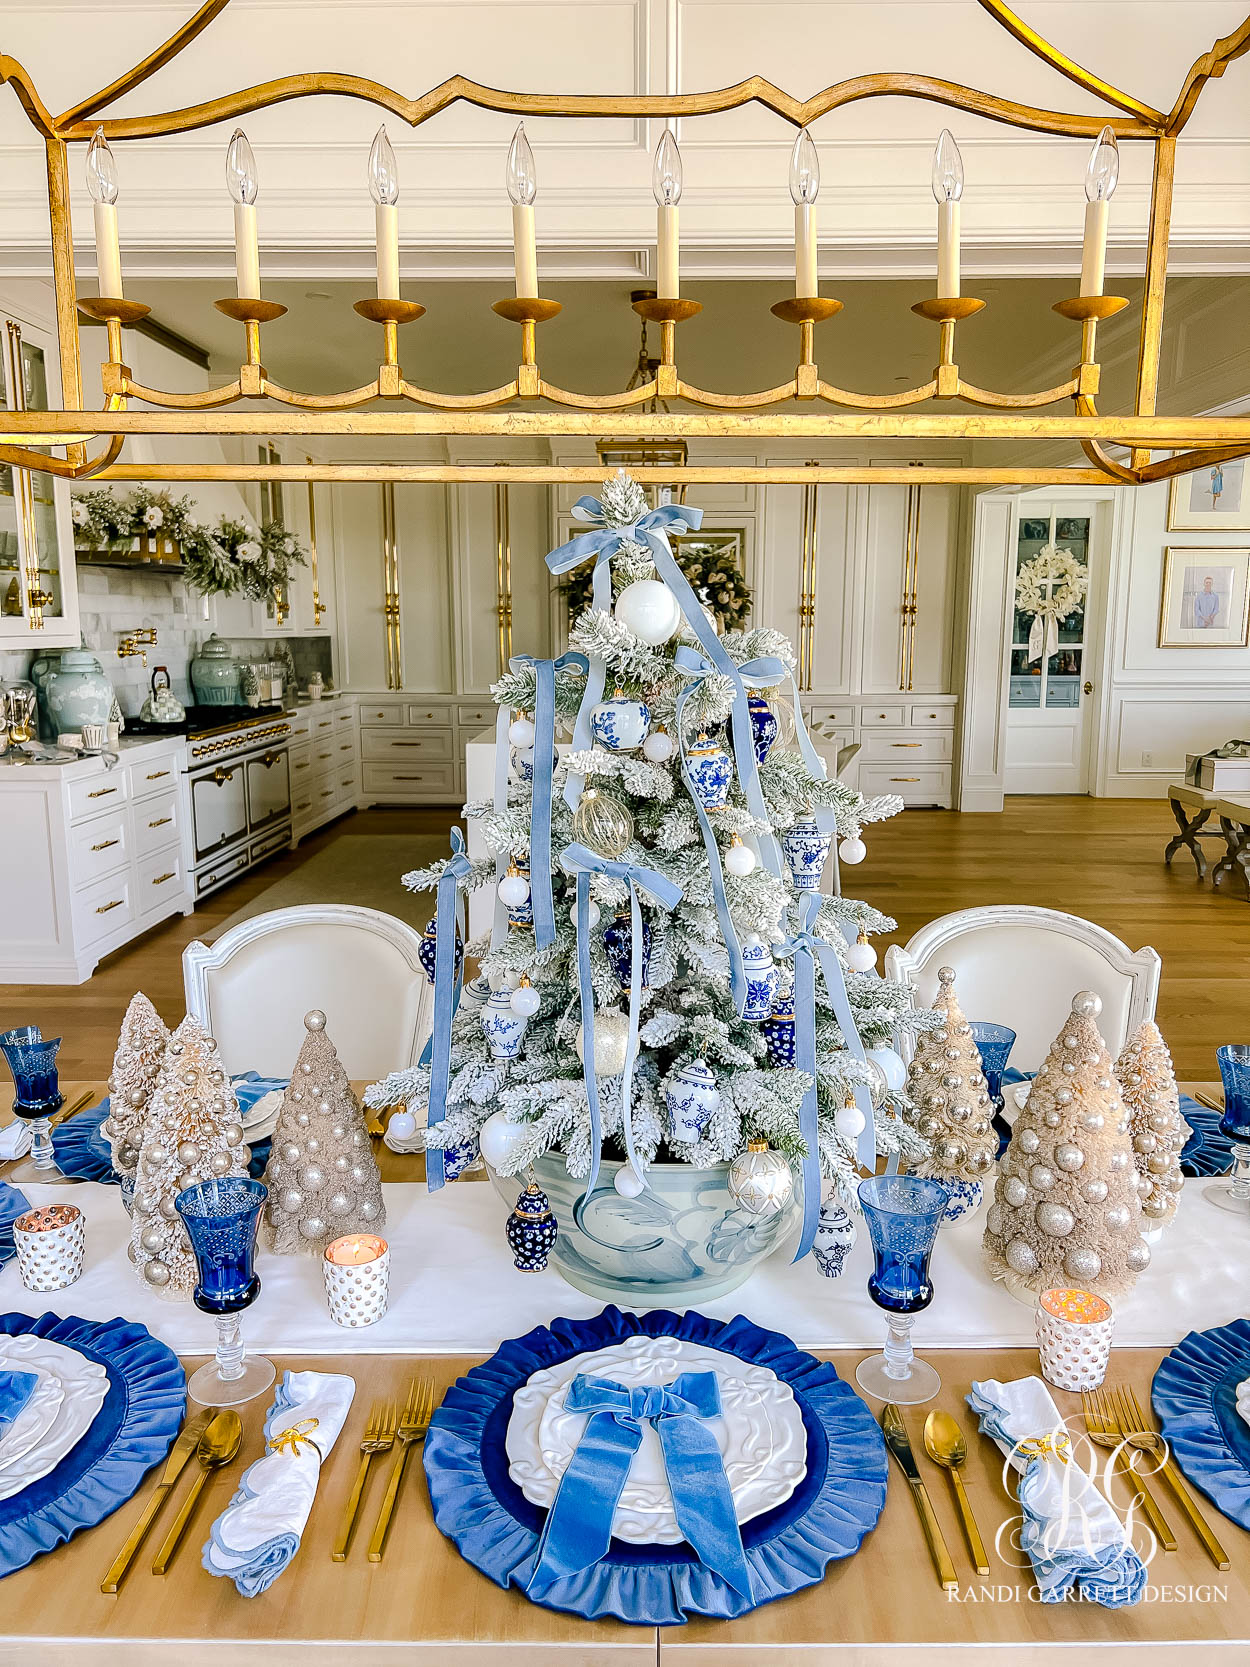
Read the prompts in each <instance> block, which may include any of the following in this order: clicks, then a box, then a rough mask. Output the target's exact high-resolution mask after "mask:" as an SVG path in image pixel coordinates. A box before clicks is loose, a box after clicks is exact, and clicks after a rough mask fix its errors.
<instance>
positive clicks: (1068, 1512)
mask: <svg viewBox="0 0 1250 1667" xmlns="http://www.w3.org/2000/svg"><path fill="white" fill-rule="evenodd" d="M968 1405H969V1406H970V1407H971V1408H972V1410H973V1411H974V1412H975V1413H976V1414H977V1416H978V1418H979V1419H980V1421H981V1433H982V1434H983V1435H989V1436H992V1437H993V1439H994V1440H995V1441H996V1442H997V1443H998V1446H999V1448H1000V1449H1001V1450H1002V1452H1003V1453H1004V1454H1005V1455H1006V1457H1007V1459H1008V1460H1009V1462H1010V1464H1011V1466H1012V1468H1013V1469H1014V1470H1018V1471H1019V1472H1020V1473H1021V1475H1020V1484H1019V1487H1018V1488H1017V1489H1016V1498H1017V1499H1018V1500H1019V1502H1020V1509H1021V1511H1022V1513H1023V1525H1022V1527H1021V1530H1020V1544H1021V1546H1022V1547H1023V1549H1024V1550H1025V1551H1026V1552H1027V1553H1028V1556H1029V1561H1030V1562H1031V1563H1032V1565H1033V1574H1034V1577H1035V1578H1036V1580H1037V1586H1038V1591H1039V1592H1040V1594H1041V1598H1042V1602H1043V1603H1061V1602H1062V1601H1063V1599H1064V1596H1065V1594H1066V1593H1067V1592H1068V1591H1069V1590H1070V1588H1071V1587H1072V1586H1073V1585H1074V1584H1075V1583H1076V1582H1079V1583H1080V1588H1081V1596H1082V1597H1083V1598H1084V1599H1085V1600H1087V1601H1089V1602H1092V1603H1099V1604H1102V1605H1103V1606H1104V1608H1107V1609H1120V1608H1123V1607H1124V1605H1125V1604H1130V1603H1136V1602H1137V1600H1138V1599H1139V1598H1140V1597H1141V1594H1142V1591H1143V1589H1144V1587H1145V1585H1146V1568H1145V1564H1144V1563H1143V1562H1142V1560H1141V1558H1140V1557H1139V1556H1138V1555H1137V1553H1136V1551H1134V1549H1133V1546H1132V1543H1131V1541H1130V1539H1129V1535H1128V1533H1127V1532H1126V1530H1125V1526H1124V1524H1123V1523H1122V1522H1121V1521H1120V1518H1119V1517H1118V1516H1117V1515H1116V1513H1115V1511H1114V1510H1113V1509H1112V1507H1111V1505H1110V1503H1109V1502H1108V1500H1107V1499H1106V1497H1105V1496H1104V1494H1103V1493H1102V1492H1101V1491H1100V1489H1099V1488H1098V1486H1097V1484H1096V1482H1095V1480H1094V1475H1090V1474H1086V1472H1085V1471H1084V1470H1082V1469H1081V1466H1080V1463H1079V1462H1078V1456H1077V1454H1076V1453H1075V1452H1074V1451H1073V1449H1072V1447H1071V1445H1070V1444H1069V1442H1068V1438H1067V1432H1066V1430H1065V1429H1064V1424H1063V1420H1062V1418H1061V1417H1060V1415H1059V1409H1058V1408H1057V1407H1056V1405H1055V1403H1054V1401H1053V1400H1052V1399H1051V1394H1050V1391H1049V1390H1048V1389H1047V1387H1046V1385H1045V1384H1044V1383H1043V1382H1042V1380H1041V1378H1017V1379H1016V1381H1015V1382H1014V1383H999V1382H998V1380H997V1379H996V1378H987V1379H986V1380H985V1381H984V1382H983V1383H974V1384H973V1385H972V1391H971V1393H970V1394H969V1396H968ZM1033 1443H1037V1444H1038V1445H1040V1446H1042V1447H1044V1448H1045V1451H1043V1452H1042V1453H1040V1454H1037V1455H1035V1454H1034V1453H1032V1452H1031V1451H1030V1450H1029V1448H1030V1446H1031V1445H1032V1444H1033ZM1056 1449H1058V1451H1056ZM1095 1451H1097V1450H1095ZM1065 1455H1066V1457H1065ZM1097 1468H1098V1461H1097V1460H1095V1463H1094V1466H1093V1469H1094V1473H1095V1474H1096V1473H1097Z"/></svg>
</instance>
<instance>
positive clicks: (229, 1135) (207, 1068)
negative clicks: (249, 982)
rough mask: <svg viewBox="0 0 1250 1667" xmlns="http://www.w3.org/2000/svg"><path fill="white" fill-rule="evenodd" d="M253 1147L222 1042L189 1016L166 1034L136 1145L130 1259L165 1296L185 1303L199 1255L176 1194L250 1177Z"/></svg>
mask: <svg viewBox="0 0 1250 1667" xmlns="http://www.w3.org/2000/svg"><path fill="white" fill-rule="evenodd" d="M247 1165H248V1149H247V1146H246V1145H245V1144H244V1140H243V1125H242V1123H241V1122H240V1121H239V1107H238V1103H237V1101H236V1100H235V1097H234V1091H233V1089H232V1088H231V1087H230V1079H229V1078H228V1077H227V1075H226V1073H225V1071H224V1070H223V1068H222V1066H221V1062H220V1061H219V1060H218V1058H217V1044H216V1042H214V1041H213V1039H212V1037H211V1036H209V1035H208V1033H207V1032H206V1031H205V1030H204V1028H203V1026H202V1025H200V1024H199V1023H198V1021H197V1020H195V1019H193V1018H191V1017H190V1016H188V1017H187V1018H185V1019H184V1020H183V1021H182V1023H181V1024H180V1025H179V1026H178V1028H177V1030H176V1031H175V1032H174V1034H173V1035H172V1036H171V1037H170V1039H169V1045H168V1046H167V1048H166V1049H165V1058H164V1061H163V1063H162V1065H161V1070H160V1075H159V1076H158V1078H157V1081H156V1088H155V1090H154V1091H153V1094H152V1099H151V1104H150V1107H149V1115H148V1119H147V1122H146V1124H145V1126H144V1130H143V1141H142V1144H141V1145H140V1147H139V1163H138V1170H137V1173H136V1176H135V1192H134V1214H133V1217H132V1220H131V1257H132V1260H133V1261H134V1264H135V1267H136V1269H137V1270H138V1273H139V1277H140V1278H141V1279H142V1280H143V1281H144V1282H145V1283H146V1284H148V1285H150V1286H152V1288H153V1289H154V1290H156V1291H157V1292H158V1293H159V1294H160V1295H161V1296H164V1297H170V1298H174V1299H177V1300H180V1301H186V1300H187V1299H188V1298H189V1297H190V1295H191V1292H192V1291H193V1289H194V1288H195V1282H196V1271H195V1257H194V1255H193V1254H192V1251H191V1241H190V1240H189V1239H188V1238H187V1232H186V1228H185V1227H184V1226H183V1224H182V1221H181V1219H180V1217H179V1215H178V1212H177V1210H176V1209H175V1207H174V1199H175V1198H176V1197H177V1196H178V1194H179V1193H180V1192H184V1191H185V1190H186V1188H187V1187H191V1186H194V1185H195V1184H196V1182H197V1181H207V1180H208V1179H210V1177H212V1176H214V1175H219V1176H220V1175H246V1174H247Z"/></svg>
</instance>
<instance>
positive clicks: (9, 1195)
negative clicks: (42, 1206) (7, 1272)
mask: <svg viewBox="0 0 1250 1667" xmlns="http://www.w3.org/2000/svg"><path fill="white" fill-rule="evenodd" d="M29 1209H30V1199H29V1198H27V1196H26V1194H25V1193H24V1192H20V1191H19V1190H18V1189H17V1187H11V1186H10V1185H9V1183H8V1182H7V1181H0V1268H2V1267H3V1266H4V1264H5V1263H6V1262H7V1261H9V1260H10V1258H11V1257H14V1256H16V1255H17V1245H16V1244H15V1243H14V1240H13V1223H14V1222H15V1221H16V1220H17V1218H18V1216H20V1215H23V1214H24V1213H25V1212H26V1211H27V1210H29Z"/></svg>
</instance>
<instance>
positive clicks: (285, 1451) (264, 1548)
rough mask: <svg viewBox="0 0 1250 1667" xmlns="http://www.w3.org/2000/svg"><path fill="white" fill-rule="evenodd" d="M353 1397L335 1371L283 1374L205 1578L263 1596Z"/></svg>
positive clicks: (209, 1554) (288, 1553) (291, 1552)
mask: <svg viewBox="0 0 1250 1667" xmlns="http://www.w3.org/2000/svg"><path fill="white" fill-rule="evenodd" d="M355 1393H356V1380H355V1379H354V1378H349V1377H345V1376H343V1375H342V1374H340V1373H337V1372H286V1373H284V1374H283V1378H282V1382H281V1383H280V1384H279V1385H278V1391H277V1394H276V1395H275V1397H274V1403H273V1405H272V1406H271V1407H270V1409H269V1415H268V1417H267V1418H266V1419H265V1443H266V1450H265V1456H264V1457H263V1458H260V1459H257V1461H256V1463H255V1464H253V1465H249V1467H248V1468H247V1470H246V1471H245V1472H244V1474H243V1477H242V1480H241V1481H240V1483H239V1491H238V1492H237V1493H236V1494H235V1496H234V1498H233V1499H232V1500H231V1501H230V1503H229V1504H228V1505H227V1506H226V1508H225V1510H224V1511H223V1512H222V1513H221V1515H220V1516H219V1517H218V1518H217V1521H216V1522H215V1523H214V1524H213V1527H212V1532H211V1534H210V1536H209V1540H208V1544H207V1545H206V1546H205V1547H204V1556H203V1563H204V1567H205V1568H206V1569H207V1570H208V1572H209V1574H221V1575H226V1576H228V1577H229V1578H230V1579H231V1580H233V1581H234V1583H235V1585H236V1587H237V1588H238V1590H239V1593H240V1595H241V1596H242V1597H245V1598H254V1597H257V1596H259V1594H260V1593H261V1592H264V1591H267V1590H268V1588H269V1587H270V1586H272V1585H273V1583H274V1581H275V1580H276V1579H277V1578H278V1576H279V1575H280V1574H281V1573H282V1571H283V1569H285V1568H286V1566H287V1564H288V1563H289V1562H290V1561H291V1559H292V1558H293V1557H294V1556H295V1553H296V1552H297V1551H298V1550H299V1544H300V1539H301V1537H302V1535H303V1532H304V1527H305V1524H306V1523H307V1521H308V1516H309V1513H310V1512H311V1510H312V1508H313V1501H314V1499H315V1498H316V1497H317V1482H318V1480H319V1479H320V1476H321V1466H322V1465H323V1464H324V1463H325V1461H326V1459H327V1458H328V1457H329V1455H330V1449H331V1448H332V1447H333V1446H334V1443H335V1442H336V1441H337V1440H338V1437H339V1432H340V1430H341V1429H342V1428H343V1425H344V1423H345V1421H346V1419H347V1413H348V1409H349V1408H350V1407H351V1404H352V1396H353V1395H354V1394H355ZM284 1431H289V1432H290V1434H289V1435H288V1436H287V1438H286V1441H285V1443H283V1442H282V1441H281V1439H280V1438H281V1437H282V1435H283V1432H284Z"/></svg>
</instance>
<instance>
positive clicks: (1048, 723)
mask: <svg viewBox="0 0 1250 1667" xmlns="http://www.w3.org/2000/svg"><path fill="white" fill-rule="evenodd" d="M1095 510H1096V505H1095V504H1093V503H1088V504H1084V503H1077V502H1072V501H1068V502H1064V503H1056V504H1046V503H1040V502H1038V501H1036V500H1033V501H1032V502H1030V501H1029V500H1027V499H1026V500H1024V501H1023V503H1022V505H1021V509H1020V515H1019V519H1018V522H1017V527H1016V543H1015V553H1014V581H1013V582H1014V583H1015V584H1016V585H1017V586H1018V584H1019V582H1020V577H1021V573H1022V572H1023V573H1024V575H1025V577H1026V579H1027V578H1028V577H1029V576H1030V573H1031V572H1033V573H1035V572H1036V571H1037V568H1036V565H1035V564H1036V560H1037V558H1038V557H1039V556H1043V555H1044V553H1046V552H1051V551H1060V552H1066V553H1067V554H1068V555H1069V556H1070V557H1071V564H1072V565H1074V566H1075V569H1076V570H1077V571H1078V572H1079V573H1080V574H1081V575H1082V576H1083V577H1084V579H1085V597H1084V599H1083V600H1082V601H1081V602H1080V603H1079V604H1077V606H1075V607H1074V608H1072V609H1070V610H1068V611H1067V612H1066V613H1065V614H1064V616H1063V617H1062V618H1061V619H1058V620H1057V621H1056V627H1055V632H1054V638H1053V640H1051V641H1046V640H1045V633H1044V628H1043V630H1042V632H1041V633H1040V634H1041V635H1042V638H1043V640H1042V641H1041V642H1040V643H1039V642H1038V635H1039V633H1038V632H1036V631H1034V630H1033V626H1034V619H1035V617H1036V616H1035V615H1034V614H1033V613H1031V612H1030V611H1028V610H1027V609H1025V608H1022V607H1020V606H1019V597H1018V596H1017V605H1016V607H1015V608H1014V610H1013V611H1012V613H1011V615H1010V618H1011V621H1012V631H1011V642H1010V644H1009V645H1008V653H1009V655H1010V670H1009V674H1008V702H1007V704H1008V712H1007V738H1006V739H1007V749H1006V771H1005V776H1004V782H1003V788H1004V791H1005V792H1007V793H1085V792H1088V790H1089V754H1090V733H1089V730H1090V725H1091V723H1092V722H1093V721H1094V713H1095V711H1096V708H1095V703H1094V701H1093V699H1092V698H1091V697H1092V696H1093V694H1094V683H1093V675H1092V674H1093V668H1094V656H1093V652H1092V649H1093V645H1094V643H1095V640H1096V632H1095V630H1094V621H1093V620H1092V619H1091V607H1092V606H1093V602H1094V600H1096V597H1097V586H1096V585H1094V584H1093V583H1092V580H1093V578H1094V571H1093V565H1092V564H1093V563H1094V561H1095V560H1096V549H1097V539H1096V531H1095V530H1096V517H1095ZM1061 583H1062V581H1061V580H1060V579H1051V580H1045V581H1043V582H1042V583H1041V585H1040V592H1041V595H1042V596H1043V597H1047V598H1048V597H1050V596H1052V595H1054V594H1055V593H1057V592H1058V591H1059V589H1060V585H1061ZM1031 632H1032V634H1033V639H1034V640H1033V643H1032V645H1030V633H1031Z"/></svg>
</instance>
